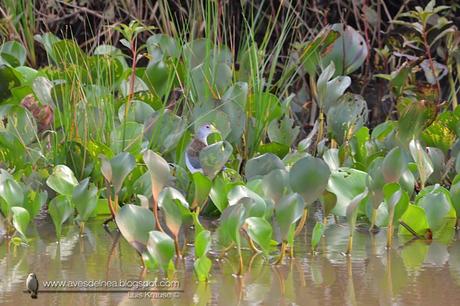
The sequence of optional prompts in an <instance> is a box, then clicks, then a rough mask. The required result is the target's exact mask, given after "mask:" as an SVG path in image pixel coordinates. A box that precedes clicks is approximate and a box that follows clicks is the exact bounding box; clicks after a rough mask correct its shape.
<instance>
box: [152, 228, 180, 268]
mask: <svg viewBox="0 0 460 306" xmlns="http://www.w3.org/2000/svg"><path fill="white" fill-rule="evenodd" d="M148 236H149V240H148V242H147V250H148V251H149V253H150V255H151V256H152V257H153V259H154V260H155V261H156V262H157V263H158V264H159V266H160V267H161V268H162V269H163V271H167V270H168V267H169V264H170V262H171V260H172V259H173V258H174V253H175V247H174V240H173V239H172V238H171V237H169V236H168V235H167V234H165V233H163V232H159V231H150V232H148Z"/></svg>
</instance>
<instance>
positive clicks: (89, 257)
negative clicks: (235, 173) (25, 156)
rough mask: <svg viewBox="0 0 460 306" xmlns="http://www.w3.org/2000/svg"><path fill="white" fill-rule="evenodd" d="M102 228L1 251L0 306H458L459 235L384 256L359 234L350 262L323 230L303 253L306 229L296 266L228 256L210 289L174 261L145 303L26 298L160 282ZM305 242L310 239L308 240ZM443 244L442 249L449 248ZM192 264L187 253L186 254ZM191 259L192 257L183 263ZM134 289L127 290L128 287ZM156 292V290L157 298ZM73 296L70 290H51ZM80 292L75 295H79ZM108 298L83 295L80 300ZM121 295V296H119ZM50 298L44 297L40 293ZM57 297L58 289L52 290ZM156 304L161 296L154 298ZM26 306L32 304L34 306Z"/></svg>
mask: <svg viewBox="0 0 460 306" xmlns="http://www.w3.org/2000/svg"><path fill="white" fill-rule="evenodd" d="M101 223H102V220H94V221H92V222H90V223H89V224H87V227H86V229H85V235H84V236H83V237H80V236H79V231H78V228H77V226H67V228H66V232H65V236H64V237H63V239H62V241H61V244H60V245H59V244H57V243H56V242H55V238H54V231H53V226H52V224H50V223H47V222H45V223H41V224H38V225H36V226H35V227H34V228H33V229H32V230H31V232H30V233H29V236H30V237H31V238H32V240H31V242H30V246H29V247H17V248H14V247H13V246H12V245H11V246H10V245H9V243H8V242H7V241H6V240H2V241H1V242H0V305H5V306H6V305H15V306H18V305H29V304H30V305H46V306H48V305H192V304H197V305H238V304H240V305H344V304H346V305H459V304H460V234H459V233H452V234H453V236H454V237H453V240H451V239H448V241H446V242H436V241H433V242H431V243H425V242H422V241H412V242H404V243H403V242H402V241H395V245H394V248H393V249H392V250H391V251H387V250H386V249H385V242H386V239H385V238H386V233H385V231H381V232H379V233H378V234H376V235H373V236H372V235H369V234H368V233H367V232H364V231H357V232H356V233H355V238H354V246H353V247H354V249H353V256H351V257H346V256H344V255H343V254H342V252H343V251H344V250H345V249H346V245H347V238H348V237H347V235H348V228H347V227H345V226H344V225H336V224H331V225H329V226H328V227H327V229H326V233H325V234H326V237H325V238H324V237H323V239H322V241H321V242H320V246H319V250H320V252H319V254H316V255H313V254H311V252H310V250H309V249H310V248H309V245H310V241H309V237H310V235H309V233H311V228H312V224H309V226H308V229H307V230H306V231H304V232H303V233H302V234H301V235H299V236H298V237H297V241H296V250H295V254H296V258H295V259H293V260H290V259H289V258H287V259H286V261H285V262H284V264H282V265H277V266H274V265H269V264H267V262H266V259H264V258H263V256H261V255H255V256H252V253H251V252H250V251H249V250H245V251H244V262H245V271H244V274H243V276H242V277H235V275H234V273H235V272H236V271H237V270H238V264H237V258H236V254H235V252H234V251H230V253H229V254H228V256H227V257H224V258H222V259H219V256H218V255H219V254H214V253H212V254H211V257H212V259H213V271H212V279H211V281H210V282H209V283H208V284H206V283H198V282H196V281H195V277H194V275H193V262H192V261H191V260H190V259H186V260H184V261H179V262H177V264H176V267H177V270H176V272H175V274H174V275H173V276H172V277H171V278H170V280H176V281H178V284H176V285H178V287H174V286H173V283H171V282H170V283H169V287H165V286H163V287H156V288H157V289H156V290H160V289H161V290H178V291H175V292H166V293H164V292H162V293H161V294H163V296H164V295H169V296H167V297H164V298H156V299H155V298H153V293H142V292H141V293H134V292H133V291H131V292H111V293H107V292H99V293H81V292H73V293H68V292H67V293H51V292H39V294H38V299H37V300H31V298H30V296H29V295H28V294H27V293H24V292H23V290H24V289H25V279H26V277H27V275H28V273H30V272H34V273H35V274H36V275H37V277H38V279H39V281H40V289H44V287H43V284H42V282H43V281H51V280H72V281H78V280H81V281H85V280H86V281H90V280H93V281H97V280H99V281H103V280H112V281H118V280H125V281H127V280H144V281H149V280H150V281H152V282H151V283H153V281H154V280H155V279H157V281H160V280H163V279H164V277H165V275H164V274H163V273H160V272H146V273H145V272H144V271H142V267H141V261H140V258H139V256H138V255H137V253H136V252H135V250H134V249H133V248H132V247H131V246H130V245H129V244H128V243H127V242H126V241H125V240H124V239H123V238H122V237H119V238H118V237H117V235H116V232H112V233H108V232H106V231H105V230H104V228H103V227H102V225H101ZM307 232H308V233H307ZM449 240H450V241H449ZM187 252H188V253H189V254H193V249H191V248H190V249H188V251H187ZM189 257H190V256H189ZM131 284H133V283H131ZM158 288H159V289H158ZM58 289H59V290H69V289H72V290H76V288H58ZM77 289H78V288H77ZM94 289H98V290H111V289H110V288H109V289H108V288H88V290H94ZM125 289H126V288H125ZM48 290H49V288H48ZM56 290H57V289H56ZM157 294H160V293H157ZM32 302H33V303H32Z"/></svg>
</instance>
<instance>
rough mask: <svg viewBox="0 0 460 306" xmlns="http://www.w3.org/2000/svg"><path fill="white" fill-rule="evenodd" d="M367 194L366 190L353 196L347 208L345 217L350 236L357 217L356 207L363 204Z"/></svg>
mask: <svg viewBox="0 0 460 306" xmlns="http://www.w3.org/2000/svg"><path fill="white" fill-rule="evenodd" d="M367 193H368V190H367V188H366V189H364V191H363V192H362V193H360V194H358V195H357V196H355V197H354V198H353V199H352V200H351V201H350V203H349V204H348V206H347V212H346V216H347V222H348V225H349V226H350V234H352V233H353V231H354V230H355V225H356V218H357V217H358V211H359V209H358V207H359V205H360V204H361V203H363V200H364V199H365V198H366V197H367Z"/></svg>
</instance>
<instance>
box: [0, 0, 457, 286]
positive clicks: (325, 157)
mask: <svg viewBox="0 0 460 306" xmlns="http://www.w3.org/2000/svg"><path fill="white" fill-rule="evenodd" d="M80 2H83V1H69V2H67V1H52V2H51V1H36V2H35V1H25V0H22V1H10V0H3V1H2V4H1V5H0V7H1V10H0V15H2V18H1V23H0V33H1V36H0V37H1V40H0V209H1V215H2V221H3V223H4V224H5V230H4V232H3V233H1V234H2V235H4V236H6V237H7V238H8V243H11V244H12V245H14V247H27V244H28V241H29V239H30V234H29V230H30V227H31V226H32V223H33V221H34V219H35V218H36V217H37V216H38V215H39V214H45V215H49V216H50V218H51V220H52V222H53V224H54V228H55V233H56V240H57V241H60V240H61V236H62V228H63V225H64V224H75V226H78V227H79V230H80V234H81V235H83V233H84V228H85V223H86V222H87V221H88V220H89V219H91V218H94V217H96V216H100V215H105V216H108V219H106V221H105V222H104V225H105V226H107V228H109V227H108V225H109V224H112V223H113V224H114V225H115V226H116V228H117V229H118V230H119V231H120V232H121V234H122V236H123V237H124V239H126V241H127V242H128V243H129V244H130V245H131V246H132V247H133V248H134V249H135V250H136V251H137V252H138V253H139V254H140V256H141V258H142V262H143V265H144V267H145V268H146V269H147V270H151V271H156V270H162V271H164V273H165V274H168V275H169V274H170V273H172V272H173V271H174V270H175V264H174V262H175V260H174V259H177V258H182V257H183V256H188V257H190V258H192V259H193V263H194V271H195V274H196V278H197V280H199V281H207V280H208V278H209V277H210V273H211V270H212V265H213V262H212V261H211V259H210V258H209V252H210V251H213V252H219V253H221V254H222V256H223V257H225V256H226V254H228V252H236V254H237V255H238V258H239V268H238V271H237V272H236V274H238V275H241V274H242V273H243V272H244V271H243V270H244V266H245V263H244V262H243V256H242V249H246V248H248V249H250V250H251V252H253V253H255V254H256V253H261V254H262V255H263V256H265V258H266V259H267V261H268V262H270V264H273V265H279V264H283V263H284V262H286V260H287V258H292V257H294V255H295V243H294V240H295V237H296V236H297V235H299V234H300V233H301V232H302V230H303V229H304V226H305V224H306V222H307V220H308V219H310V220H313V222H314V223H315V226H314V228H313V229H312V232H311V233H307V234H308V235H311V245H310V246H309V247H308V249H311V253H312V254H313V255H315V254H316V255H317V254H318V252H317V250H318V245H319V243H320V242H321V240H323V239H325V238H326V239H327V237H325V236H324V233H325V230H326V229H327V227H328V226H329V225H330V224H331V223H346V224H348V229H349V239H348V246H347V248H346V249H344V250H343V254H344V255H346V256H351V257H352V256H353V236H354V233H355V229H357V228H358V227H363V226H364V227H365V228H366V230H368V232H369V235H374V234H375V233H376V232H379V231H381V230H385V231H386V237H385V239H386V246H387V249H388V250H389V251H390V250H391V249H392V247H393V237H394V235H398V236H399V237H400V238H401V239H402V240H423V241H432V240H435V241H443V242H446V243H450V242H451V241H452V240H453V237H454V234H455V230H458V225H459V223H458V220H459V219H458V218H459V216H460V157H459V156H460V155H459V150H460V141H459V136H460V109H459V108H458V107H457V106H458V92H459V82H460V80H459V73H460V50H459V43H460V32H459V31H458V26H459V22H460V21H459V20H460V19H459V18H460V17H459V16H460V14H459V9H460V8H459V6H458V4H457V3H455V1H451V2H449V1H445V3H444V1H443V2H440V1H438V2H435V1H430V2H426V3H423V4H421V3H419V2H422V1H407V2H406V3H405V4H404V6H402V7H401V6H398V7H396V6H395V4H394V3H393V2H392V1H378V0H375V1H363V5H362V6H360V7H358V6H357V4H356V3H355V1H338V2H337V3H338V4H334V5H332V6H330V7H328V8H326V6H327V4H326V3H323V2H322V1H313V2H312V3H313V4H312V5H309V4H307V2H309V1H279V2H277V1H260V2H259V1H255V2H254V3H251V2H250V1H210V0H209V1H183V2H180V1H178V2H176V1H158V2H155V4H153V3H152V2H150V1H128V2H126V3H130V4H131V5H130V6H128V5H127V4H126V3H125V2H124V1H111V2H108V1H107V2H105V1H97V2H95V3H96V4H91V3H90V4H85V5H83V4H82V5H80V4H79V3H80ZM336 6H337V7H336ZM210 126H212V128H213V129H212V133H211V132H210V133H209V136H208V137H207V138H206V137H205V139H204V140H205V141H204V142H203V141H202V142H201V143H202V144H203V143H204V145H202V146H201V147H199V151H196V152H194V154H195V155H196V156H195V158H196V160H195V163H198V164H199V165H200V170H201V171H196V172H195V171H194V173H191V172H190V171H189V168H188V165H187V164H186V160H185V156H186V154H187V152H190V151H187V149H188V148H189V144H190V143H191V142H192V140H193V139H195V138H196V137H198V138H199V137H201V136H197V134H199V135H201V134H200V133H202V132H201V130H200V129H202V128H203V127H208V128H209V127H210ZM207 135H208V134H206V136H207ZM200 139H201V138H200ZM206 141H207V143H206ZM203 216H205V217H210V218H212V219H214V220H218V222H217V223H218V226H217V229H216V230H215V231H214V230H212V231H211V229H209V228H206V227H205V226H203V224H202V223H201V221H200V219H201V218H202V217H203ZM112 230H113V229H112ZM190 233H192V235H191V234H190ZM214 234H216V236H217V237H218V239H217V241H216V242H214V241H212V239H211V237H212V236H213V235H214ZM186 237H193V241H186V239H185V238H186ZM188 243H192V244H193V246H194V254H190V253H185V252H184V250H185V249H186V246H187V244H188ZM211 277H212V275H211Z"/></svg>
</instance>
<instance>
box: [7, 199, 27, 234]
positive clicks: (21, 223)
mask: <svg viewBox="0 0 460 306" xmlns="http://www.w3.org/2000/svg"><path fill="white" fill-rule="evenodd" d="M11 212H12V213H13V226H14V228H15V229H16V230H17V231H18V232H19V233H20V234H21V235H22V237H26V232H27V226H28V225H29V222H30V215H29V212H28V211H27V209H25V208H23V207H19V206H15V207H11Z"/></svg>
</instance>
